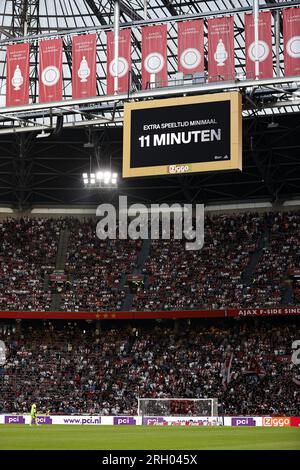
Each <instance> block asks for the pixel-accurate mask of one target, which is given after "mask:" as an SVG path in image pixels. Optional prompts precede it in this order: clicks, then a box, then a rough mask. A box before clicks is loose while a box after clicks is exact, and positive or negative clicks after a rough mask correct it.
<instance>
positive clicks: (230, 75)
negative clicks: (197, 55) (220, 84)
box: [207, 16, 235, 82]
mask: <svg viewBox="0 0 300 470" xmlns="http://www.w3.org/2000/svg"><path fill="white" fill-rule="evenodd" d="M207 23H208V80H209V81H210V82H217V81H219V80H221V81H223V80H224V81H226V80H234V78H235V69H234V35H233V17H232V16H229V17H222V18H213V19H210V20H208V21H207Z"/></svg>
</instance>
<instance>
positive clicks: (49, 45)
mask: <svg viewBox="0 0 300 470" xmlns="http://www.w3.org/2000/svg"><path fill="white" fill-rule="evenodd" d="M61 99H62V39H50V40H47V41H41V42H40V64H39V102H40V103H47V102H48V101H60V100H61Z"/></svg>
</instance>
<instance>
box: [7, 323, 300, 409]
mask: <svg viewBox="0 0 300 470" xmlns="http://www.w3.org/2000/svg"><path fill="white" fill-rule="evenodd" d="M5 325H6V326H5ZM97 328H99V324H95V323H86V322H83V321H82V322H77V323H76V322H71V321H70V322H55V321H54V322H42V321H37V320H36V321H33V322H31V323H29V322H24V321H23V322H22V323H21V324H20V323H19V324H17V327H15V326H14V327H13V328H11V327H10V326H9V325H7V322H6V324H5V321H2V322H1V323H0V339H2V340H3V341H4V343H5V345H6V348H7V361H6V364H5V365H3V366H2V367H1V368H0V390H1V395H0V413H4V412H9V413H11V412H14V413H24V412H28V410H29V408H30V404H31V403H32V402H35V403H36V404H37V408H38V411H39V412H40V413H44V412H46V411H47V410H49V411H50V413H52V414H57V413H58V414H60V413H61V414H77V413H79V414H81V413H88V414H100V415H109V414H113V415H118V414H125V415H127V414H128V415H134V414H136V413H137V397H145V398H147V397H149V398H151V397H154V398H165V397H170V398H171V397H182V398H217V399H218V404H219V413H220V414H222V413H223V414H228V415H244V416H251V415H277V416H282V415H294V416H299V414H300V389H299V385H297V383H296V381H295V377H296V375H295V374H296V373H297V369H296V366H294V365H293V364H292V362H291V354H292V349H291V348H292V342H293V341H294V340H295V339H298V338H299V333H300V328H299V321H298V319H297V318H296V319H295V318H279V319H278V318H275V319H272V320H271V319H269V318H268V319H263V318H259V319H256V320H255V319H252V318H251V319H239V320H233V319H229V318H227V319H226V320H220V319H215V320H212V319H211V320H209V319H205V320H204V319H203V320H190V321H187V320H185V321H181V322H179V323H177V324H176V323H174V324H173V323H157V322H156V323H155V322H149V323H142V324H141V323H136V324H135V325H130V324H128V323H127V324H122V326H120V325H118V324H114V323H112V324H108V323H104V324H103V325H102V328H103V330H100V329H97Z"/></svg>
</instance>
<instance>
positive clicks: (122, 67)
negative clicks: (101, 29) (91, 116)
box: [106, 29, 131, 95]
mask: <svg viewBox="0 0 300 470" xmlns="http://www.w3.org/2000/svg"><path fill="white" fill-rule="evenodd" d="M106 41H107V65H106V67H107V70H106V77H107V94H108V95H113V94H114V92H115V88H114V78H115V73H116V64H115V38H114V33H113V31H108V33H106ZM130 71H131V29H122V30H121V31H120V33H119V58H118V92H119V93H126V92H127V90H128V86H129V74H130Z"/></svg>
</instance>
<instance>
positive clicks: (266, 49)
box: [245, 11, 273, 79]
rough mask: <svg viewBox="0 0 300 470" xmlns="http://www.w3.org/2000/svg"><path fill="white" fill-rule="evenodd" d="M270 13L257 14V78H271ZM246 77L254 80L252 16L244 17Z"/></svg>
mask: <svg viewBox="0 0 300 470" xmlns="http://www.w3.org/2000/svg"><path fill="white" fill-rule="evenodd" d="M271 18H272V15H271V12H270V11H264V12H261V13H260V14H259V20H258V38H259V40H258V49H257V54H258V61H259V78H270V77H273V61H272V29H271ZM245 47H246V77H247V78H249V79H255V58H256V57H255V54H256V53H255V42H254V16H253V14H252V13H251V14H247V15H245Z"/></svg>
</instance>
